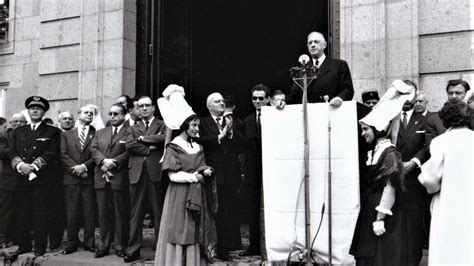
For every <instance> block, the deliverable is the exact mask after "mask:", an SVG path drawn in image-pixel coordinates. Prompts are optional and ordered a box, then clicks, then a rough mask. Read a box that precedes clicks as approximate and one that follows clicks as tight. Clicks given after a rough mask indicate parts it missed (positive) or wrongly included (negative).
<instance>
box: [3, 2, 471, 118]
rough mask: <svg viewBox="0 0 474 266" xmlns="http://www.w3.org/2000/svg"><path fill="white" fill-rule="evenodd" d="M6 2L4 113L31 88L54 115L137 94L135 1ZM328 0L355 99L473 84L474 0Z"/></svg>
mask: <svg viewBox="0 0 474 266" xmlns="http://www.w3.org/2000/svg"><path fill="white" fill-rule="evenodd" d="M2 1H4V2H5V1H7V2H8V5H9V28H8V40H7V41H6V42H4V43H0V100H1V102H2V104H1V106H2V108H1V109H0V115H1V116H5V117H9V116H10V115H11V114H12V113H13V112H15V111H18V110H21V109H24V106H23V103H24V100H25V99H26V97H27V96H29V95H33V94H37V95H42V96H44V97H46V98H47V99H49V100H50V102H51V110H50V112H49V113H48V115H47V116H49V117H51V118H53V120H55V119H56V116H57V114H58V112H60V111H64V110H73V111H74V110H77V108H78V107H79V106H81V105H83V104H85V103H94V104H96V105H97V106H99V108H100V109H101V110H102V113H106V111H107V109H108V106H110V105H111V104H112V103H113V102H114V100H115V99H116V97H117V96H118V95H120V94H129V95H135V91H136V88H135V84H136V82H135V79H136V69H137V63H136V62H137V60H136V56H135V55H136V40H137V2H136V0H80V1H78V0H2ZM158 2H159V1H158ZM328 5H329V7H330V10H329V11H328V12H329V13H330V16H329V18H330V21H329V24H330V29H331V30H330V35H331V49H332V55H333V57H336V58H342V59H344V60H346V61H347V62H348V63H349V66H350V68H351V72H352V78H353V81H354V86H355V90H356V96H355V99H359V97H360V93H361V92H362V91H363V90H366V89H371V88H375V89H378V90H379V91H380V92H381V93H383V92H384V91H385V90H386V88H387V87H388V86H389V84H390V83H391V82H392V81H393V80H394V79H412V80H414V81H416V82H417V83H418V84H419V88H420V89H421V90H424V91H426V94H427V96H428V99H429V100H430V104H429V109H430V110H432V111H436V110H438V109H439V108H440V106H441V105H442V103H443V102H444V101H445V99H446V94H445V85H446V81H447V80H449V79H454V78H462V79H465V80H467V81H468V82H470V84H473V85H474V20H473V16H472V13H473V12H474V11H473V10H474V3H473V2H472V1H470V0H460V1H448V0H438V1H434V0H385V1H378V0H358V1H349V0H343V1H329V2H328ZM155 30H156V29H155Z"/></svg>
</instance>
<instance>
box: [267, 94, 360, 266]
mask: <svg viewBox="0 0 474 266" xmlns="http://www.w3.org/2000/svg"><path fill="white" fill-rule="evenodd" d="M329 120H330V121H331V127H332V129H331V149H332V150H331V158H332V159H331V163H332V262H333V263H334V264H353V263H354V258H353V257H352V256H351V255H349V248H350V245H351V241H352V236H353V232H354V228H355V224H356V221H357V216H358V213H359V166H358V151H357V148H358V144H357V113H356V102H355V101H351V102H344V103H343V104H342V106H341V107H339V108H337V109H334V108H332V107H331V108H328V105H327V104H326V103H316V104H308V129H309V134H308V136H309V147H310V162H309V166H310V181H309V182H310V186H309V187H310V197H311V199H310V208H311V240H313V239H314V237H315V235H316V231H317V229H318V226H319V225H320V221H321V210H322V206H323V204H325V210H324V215H323V219H322V224H321V228H320V230H319V233H318V235H317V237H316V240H315V241H314V245H313V246H312V250H313V251H314V256H315V259H316V261H317V262H318V263H328V262H329V260H328V253H329V251H328V250H329V249H328V247H329V243H328V201H327V200H328V185H327V177H328V157H329V153H328V143H329V142H328V121H329ZM261 121H262V149H263V154H262V163H263V188H264V207H265V237H266V248H267V254H268V259H269V261H282V260H287V258H288V255H289V252H290V249H291V248H292V247H293V246H294V245H295V247H296V248H299V249H304V248H305V242H306V241H305V211H304V210H305V208H304V181H303V175H304V161H303V156H304V136H303V108H302V105H288V106H286V107H285V109H284V110H282V111H280V110H277V109H275V108H274V107H264V108H263V109H262V116H261Z"/></svg>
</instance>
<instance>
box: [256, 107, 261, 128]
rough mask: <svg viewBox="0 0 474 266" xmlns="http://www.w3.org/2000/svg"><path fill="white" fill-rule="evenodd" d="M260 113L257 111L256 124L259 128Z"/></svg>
mask: <svg viewBox="0 0 474 266" xmlns="http://www.w3.org/2000/svg"><path fill="white" fill-rule="evenodd" d="M260 115H261V113H260V111H257V125H258V127H259V128H260Z"/></svg>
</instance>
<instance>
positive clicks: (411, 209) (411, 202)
mask: <svg viewBox="0 0 474 266" xmlns="http://www.w3.org/2000/svg"><path fill="white" fill-rule="evenodd" d="M404 82H405V83H406V84H407V85H409V86H412V87H413V88H414V89H415V91H416V84H415V83H413V82H412V81H409V80H405V81H404ZM415 99H416V98H415ZM415 99H413V100H412V101H407V102H405V104H404V105H403V109H402V113H401V121H400V127H399V130H398V136H397V143H396V147H397V149H398V151H399V152H400V154H401V155H402V161H403V168H404V171H405V186H406V189H407V192H406V193H405V194H404V195H405V199H406V200H405V202H406V203H407V206H406V210H407V213H406V217H407V221H408V224H407V229H408V240H407V244H408V261H409V262H410V263H414V264H418V263H419V262H420V260H421V257H422V252H423V243H424V238H425V235H424V226H423V220H424V214H425V213H426V211H427V208H428V206H427V205H426V204H425V198H426V197H427V193H426V189H425V188H424V187H423V186H422V185H421V184H420V182H419V181H418V175H419V174H420V167H421V165H422V164H423V163H424V162H425V161H426V160H427V159H428V155H427V149H426V146H425V124H426V117H425V116H423V115H422V114H420V113H418V112H415V111H414V108H413V107H414V102H415Z"/></svg>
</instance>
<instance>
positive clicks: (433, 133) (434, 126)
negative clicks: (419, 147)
mask: <svg viewBox="0 0 474 266" xmlns="http://www.w3.org/2000/svg"><path fill="white" fill-rule="evenodd" d="M470 89H471V87H470V86H469V83H467V82H466V81H465V80H462V79H453V80H449V81H448V85H447V86H446V94H447V95H448V101H449V100H451V99H457V100H463V99H464V98H465V97H466V93H467V92H468V91H469V90H470ZM444 132H446V128H445V127H444V125H443V122H441V118H439V115H438V113H434V114H433V115H431V116H430V117H429V118H428V121H427V122H426V145H427V147H428V148H429V145H430V144H431V141H432V140H433V139H434V138H435V137H437V136H439V135H441V134H443V133H444Z"/></svg>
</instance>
